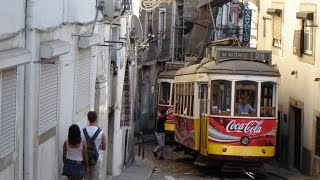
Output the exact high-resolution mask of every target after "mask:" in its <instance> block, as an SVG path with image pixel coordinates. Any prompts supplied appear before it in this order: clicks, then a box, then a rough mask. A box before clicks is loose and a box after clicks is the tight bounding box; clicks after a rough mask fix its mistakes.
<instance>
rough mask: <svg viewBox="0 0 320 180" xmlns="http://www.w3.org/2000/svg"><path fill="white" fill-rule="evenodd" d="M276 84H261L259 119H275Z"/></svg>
mask: <svg viewBox="0 0 320 180" xmlns="http://www.w3.org/2000/svg"><path fill="white" fill-rule="evenodd" d="M276 87H277V86H276V83H273V82H263V83H261V104H260V116H261V117H275V111H276Z"/></svg>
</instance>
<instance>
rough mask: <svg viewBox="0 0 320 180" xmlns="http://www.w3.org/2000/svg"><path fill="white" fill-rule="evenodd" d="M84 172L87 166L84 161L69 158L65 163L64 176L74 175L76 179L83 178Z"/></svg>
mask: <svg viewBox="0 0 320 180" xmlns="http://www.w3.org/2000/svg"><path fill="white" fill-rule="evenodd" d="M84 173H85V166H84V164H83V162H79V161H73V160H69V159H67V160H66V161H65V162H64V164H63V172H62V175H63V176H68V177H74V178H76V179H83V178H84Z"/></svg>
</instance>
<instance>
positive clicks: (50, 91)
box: [39, 64, 59, 135]
mask: <svg viewBox="0 0 320 180" xmlns="http://www.w3.org/2000/svg"><path fill="white" fill-rule="evenodd" d="M58 67H59V66H58V64H41V65H40V93H39V135H41V134H43V133H45V132H47V131H48V130H50V129H52V128H54V127H55V126H56V124H57V119H58V93H59V92H58V91H59V88H58V85H59V81H58V80H59V68H58Z"/></svg>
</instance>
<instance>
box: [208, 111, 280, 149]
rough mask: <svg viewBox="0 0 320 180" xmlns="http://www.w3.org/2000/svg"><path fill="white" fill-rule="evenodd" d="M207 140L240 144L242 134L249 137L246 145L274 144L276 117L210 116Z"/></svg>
mask: <svg viewBox="0 0 320 180" xmlns="http://www.w3.org/2000/svg"><path fill="white" fill-rule="evenodd" d="M209 121H210V125H209V127H208V128H209V129H208V130H209V142H214V143H220V144H226V143H227V144H230V145H241V143H240V139H241V138H242V137H244V136H246V137H248V138H249V139H250V142H249V144H247V145H248V146H275V144H276V132H277V124H276V119H254V118H253V119H244V118H220V117H212V118H210V120H209Z"/></svg>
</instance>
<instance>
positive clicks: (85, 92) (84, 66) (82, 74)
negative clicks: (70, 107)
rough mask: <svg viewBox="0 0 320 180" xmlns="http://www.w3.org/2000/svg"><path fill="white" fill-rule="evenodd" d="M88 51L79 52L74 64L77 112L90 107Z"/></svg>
mask: <svg viewBox="0 0 320 180" xmlns="http://www.w3.org/2000/svg"><path fill="white" fill-rule="evenodd" d="M90 54H91V52H90V49H83V50H80V51H79V59H78V61H77V64H76V68H77V69H76V73H77V100H76V101H77V112H80V111H82V110H83V109H85V108H87V107H88V106H89V105H90V69H91V56H90Z"/></svg>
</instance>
